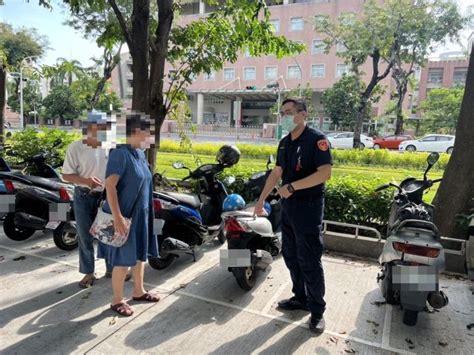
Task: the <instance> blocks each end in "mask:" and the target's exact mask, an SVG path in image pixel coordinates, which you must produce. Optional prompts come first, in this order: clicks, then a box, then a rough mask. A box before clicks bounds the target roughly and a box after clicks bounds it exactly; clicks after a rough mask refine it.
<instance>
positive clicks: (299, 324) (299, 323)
mask: <svg viewBox="0 0 474 355" xmlns="http://www.w3.org/2000/svg"><path fill="white" fill-rule="evenodd" d="M175 294H178V295H182V296H186V297H190V298H194V299H197V300H201V301H203V302H208V303H213V304H216V305H219V306H223V307H227V308H232V309H235V310H238V311H242V312H246V313H250V314H253V315H257V316H261V317H265V318H268V319H271V320H278V321H281V322H284V323H287V324H291V325H294V326H297V327H301V328H305V329H307V328H308V324H307V322H303V321H297V322H296V321H292V320H291V319H288V318H284V317H280V316H275V315H273V314H268V313H264V312H260V311H255V310H253V309H249V308H246V307H239V306H237V305H235V304H231V303H227V302H222V301H218V300H214V299H212V298H207V297H203V296H198V295H194V294H192V293H188V292H186V291H182V290H178V291H176V292H175ZM324 333H325V334H328V335H331V336H335V337H338V338H341V339H344V340H350V341H353V342H356V343H359V344H364V345H367V346H371V347H373V348H378V349H382V350H386V351H391V352H395V353H399V354H414V353H411V352H407V351H405V350H401V349H396V348H392V347H390V346H387V347H384V346H383V344H379V343H374V342H371V341H368V340H364V339H360V338H357V337H353V336H350V335H345V334H339V333H337V332H333V331H331V330H325V331H324Z"/></svg>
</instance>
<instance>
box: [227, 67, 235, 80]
mask: <svg viewBox="0 0 474 355" xmlns="http://www.w3.org/2000/svg"><path fill="white" fill-rule="evenodd" d="M234 79H235V69H234V68H224V80H225V81H231V80H234Z"/></svg>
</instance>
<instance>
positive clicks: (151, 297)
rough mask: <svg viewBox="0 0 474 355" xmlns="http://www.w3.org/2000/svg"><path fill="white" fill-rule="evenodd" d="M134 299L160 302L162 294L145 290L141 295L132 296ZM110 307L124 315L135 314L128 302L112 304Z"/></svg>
mask: <svg viewBox="0 0 474 355" xmlns="http://www.w3.org/2000/svg"><path fill="white" fill-rule="evenodd" d="M132 299H133V300H134V301H142V302H158V301H159V300H160V296H158V295H157V294H155V293H150V292H145V293H144V294H143V295H141V296H140V297H132ZM110 308H111V309H112V310H113V311H115V312H117V313H118V314H120V315H121V316H124V317H130V316H131V315H133V309H132V308H131V307H130V305H129V304H128V303H126V302H120V303H117V304H114V305H110Z"/></svg>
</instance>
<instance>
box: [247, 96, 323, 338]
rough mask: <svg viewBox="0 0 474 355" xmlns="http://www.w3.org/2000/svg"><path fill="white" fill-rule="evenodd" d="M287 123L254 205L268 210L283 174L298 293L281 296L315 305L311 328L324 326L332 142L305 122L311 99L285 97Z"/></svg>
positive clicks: (289, 261)
mask: <svg viewBox="0 0 474 355" xmlns="http://www.w3.org/2000/svg"><path fill="white" fill-rule="evenodd" d="M281 114H282V115H283V116H282V126H283V128H285V127H286V129H287V130H288V131H290V133H289V134H288V135H287V136H285V137H284V138H283V139H282V140H281V141H280V144H279V146H278V156H277V161H276V166H275V168H274V169H273V171H272V172H271V174H270V175H269V177H268V179H267V181H266V183H265V188H264V189H263V191H262V193H261V195H260V198H259V201H258V203H257V205H256V207H255V213H256V214H257V215H260V214H262V213H263V204H264V202H265V199H266V198H267V196H268V195H269V193H270V192H271V191H272V189H273V188H274V187H275V186H276V185H277V183H278V182H279V180H280V179H282V180H283V183H282V185H283V186H282V187H281V188H280V189H279V191H278V192H279V194H280V195H281V197H282V198H283V199H282V239H283V248H282V249H283V258H284V260H285V263H286V266H287V267H288V269H289V270H290V275H291V280H292V281H293V293H294V296H293V297H292V298H290V299H287V300H283V301H280V302H279V303H278V306H279V308H282V309H286V310H297V309H302V310H306V311H311V320H310V325H309V329H310V330H311V331H313V332H315V333H322V332H324V328H325V321H324V318H323V314H324V311H325V308H326V303H325V301H324V291H325V287H324V271H323V266H322V263H321V256H322V253H323V248H324V244H323V238H322V233H321V224H322V220H323V212H324V183H325V182H326V181H327V180H328V179H329V178H330V177H331V165H332V159H331V153H330V150H329V142H328V141H327V139H326V137H325V136H324V134H323V133H322V132H321V131H318V130H316V129H312V128H310V127H308V126H307V125H306V118H307V115H308V113H307V109H306V104H305V103H304V102H303V101H301V100H298V99H286V100H285V101H283V105H282V108H281Z"/></svg>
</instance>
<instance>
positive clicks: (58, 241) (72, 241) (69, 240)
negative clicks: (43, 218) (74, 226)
mask: <svg viewBox="0 0 474 355" xmlns="http://www.w3.org/2000/svg"><path fill="white" fill-rule="evenodd" d="M53 240H54V244H55V245H56V246H57V247H58V248H59V249H61V250H66V251H70V250H74V249H76V248H77V247H78V245H79V240H78V235H77V233H73V232H66V231H60V232H57V233H54V235H53Z"/></svg>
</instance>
